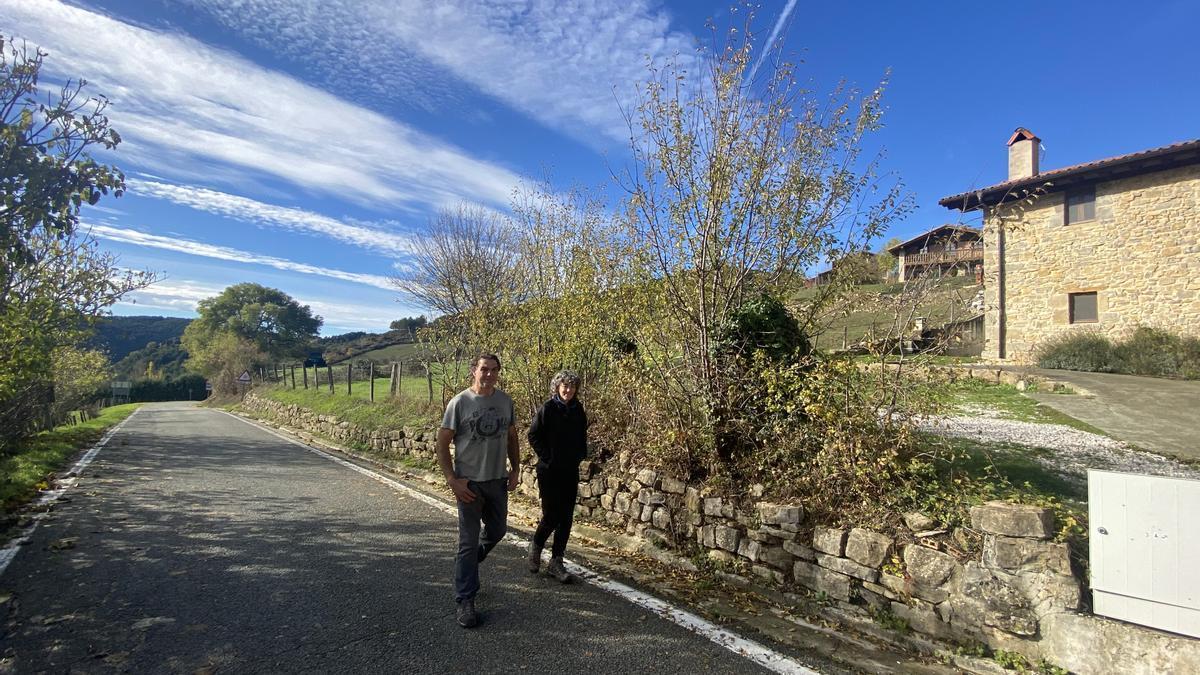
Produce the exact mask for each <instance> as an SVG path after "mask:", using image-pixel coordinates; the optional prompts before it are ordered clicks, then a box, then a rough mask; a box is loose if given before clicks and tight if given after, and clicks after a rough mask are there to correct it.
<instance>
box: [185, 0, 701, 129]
mask: <svg viewBox="0 0 1200 675" xmlns="http://www.w3.org/2000/svg"><path fill="white" fill-rule="evenodd" d="M177 1H178V2H179V3H181V4H186V5H191V6H193V7H198V8H201V9H203V10H205V11H206V12H207V13H208V14H209V15H210V16H212V17H213V18H215V19H216V20H217V21H219V22H220V23H221V24H222V25H223V26H225V27H226V28H227V29H229V30H231V31H234V32H236V33H239V34H240V35H242V36H243V37H245V38H247V39H249V40H252V41H254V42H255V43H256V44H257V45H258V46H259V47H261V48H263V49H267V50H271V51H273V52H275V53H277V54H280V55H283V56H285V57H287V58H290V59H293V60H294V61H297V62H300V63H303V64H305V66H306V67H307V68H308V69H309V70H310V71H312V72H313V73H315V74H317V75H318V76H319V77H321V78H323V79H324V81H325V82H326V86H327V87H331V88H333V90H335V91H339V92H346V93H347V95H352V96H357V98H358V100H360V101H366V100H370V101H373V102H375V103H376V104H378V103H379V102H387V103H389V104H392V105H395V104H401V105H413V104H414V103H415V104H416V105H418V106H420V107H423V108H426V109H430V110H433V109H443V110H444V109H453V108H454V107H457V106H454V105H453V104H454V103H455V100H454V99H455V98H456V96H457V95H456V94H454V93H453V91H454V90H453V89H451V88H449V87H448V86H447V85H446V82H447V79H450V78H447V75H452V76H453V78H457V80H460V81H462V82H466V83H469V84H470V85H472V86H473V87H475V88H476V89H477V90H478V91H481V92H483V93H485V94H487V95H489V96H491V97H493V98H495V99H497V100H499V101H502V102H503V103H505V104H506V105H508V106H509V107H511V108H513V109H515V110H518V111H520V112H521V113H523V114H525V115H527V116H529V117H531V118H533V119H536V120H538V121H540V122H541V123H543V124H545V125H546V126H549V127H550V128H553V129H557V130H559V131H561V132H564V133H566V134H568V135H571V136H573V137H575V138H577V139H580V140H583V141H584V142H587V143H590V144H593V145H604V144H609V143H611V142H613V141H617V142H621V143H623V142H625V141H627V139H628V135H629V130H628V128H627V126H626V124H625V121H624V119H623V118H622V116H621V113H620V109H619V107H618V104H620V105H622V106H624V107H625V108H626V109H627V110H628V109H631V108H632V106H633V104H634V103H633V102H634V86H635V84H637V83H639V82H643V81H645V79H646V75H647V74H646V60H647V59H650V60H652V61H653V62H655V63H658V64H661V63H662V62H663V61H665V60H666V59H670V58H674V57H676V56H678V57H679V58H680V60H681V62H682V63H683V64H684V66H685V67H686V68H687V69H688V70H690V71H691V72H699V68H698V64H699V61H698V57H697V54H696V44H695V40H694V38H693V37H692V36H691V35H689V34H687V33H684V32H682V31H679V30H674V29H672V27H671V18H670V16H669V15H668V14H667V13H666V12H665V11H664V10H662V9H659V8H658V6H659V3H657V2H652V1H651V0H553V1H552V0H531V1H527V2H511V1H510V0H439V2H436V3H431V2H428V1H427V0H324V1H323V2H320V3H317V2H314V1H313V0H177ZM597 134H599V135H600V138H603V139H607V140H605V141H603V142H599V143H598V140H599V139H598V137H597Z"/></svg>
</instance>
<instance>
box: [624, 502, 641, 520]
mask: <svg viewBox="0 0 1200 675" xmlns="http://www.w3.org/2000/svg"><path fill="white" fill-rule="evenodd" d="M625 515H627V516H629V517H630V518H637V519H641V517H642V505H641V504H639V503H638V501H637V500H636V499H633V498H632V497H630V499H629V506H627V507H625Z"/></svg>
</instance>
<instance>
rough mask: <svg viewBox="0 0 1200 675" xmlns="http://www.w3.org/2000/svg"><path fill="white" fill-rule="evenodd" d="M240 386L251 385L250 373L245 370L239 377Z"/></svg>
mask: <svg viewBox="0 0 1200 675" xmlns="http://www.w3.org/2000/svg"><path fill="white" fill-rule="evenodd" d="M237 381H238V383H239V384H250V371H248V370H243V371H242V374H241V375H238V376H237Z"/></svg>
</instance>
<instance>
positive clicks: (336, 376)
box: [247, 359, 457, 404]
mask: <svg viewBox="0 0 1200 675" xmlns="http://www.w3.org/2000/svg"><path fill="white" fill-rule="evenodd" d="M446 372H447V371H446V368H444V367H443V364H441V363H438V362H435V361H426V360H421V359H406V360H399V361H390V362H379V361H366V360H359V361H354V362H347V363H340V364H337V365H324V366H306V365H304V364H299V363H297V364H286V365H272V366H264V367H260V368H258V369H257V372H255V373H251V382H250V383H247V384H255V383H260V384H276V385H283V386H285V387H288V388H290V389H312V390H314V391H324V392H328V393H329V394H331V395H344V396H358V397H363V398H368V399H370V400H371V401H376V400H382V399H389V398H402V399H406V400H411V401H421V402H425V403H429V404H433V403H435V402H440V403H444V402H445V401H446V400H447V396H446V394H447V391H450V390H451V389H453V387H451V386H450V385H449V382H448V381H447V378H446V377H444V376H443V373H446ZM454 393H457V389H454V390H453V391H452V392H451V393H450V395H451V396H452V395H453V394H454Z"/></svg>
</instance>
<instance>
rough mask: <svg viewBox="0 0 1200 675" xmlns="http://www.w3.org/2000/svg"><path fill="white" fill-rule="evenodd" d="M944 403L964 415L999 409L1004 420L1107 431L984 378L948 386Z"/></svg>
mask: <svg viewBox="0 0 1200 675" xmlns="http://www.w3.org/2000/svg"><path fill="white" fill-rule="evenodd" d="M939 395H940V397H941V399H942V402H943V403H944V404H947V405H948V406H949V407H950V408H951V411H952V412H954V413H957V414H960V415H963V414H965V415H972V414H978V413H979V412H980V409H981V408H982V409H986V410H990V411H995V412H996V413H998V414H999V415H1000V417H1002V418H1003V419H1010V420H1017V421H1019V422H1033V423H1035V424H1061V425H1063V426H1067V427H1071V428H1073V429H1079V430H1080V431H1086V432H1089V433H1093V434H1098V435H1100V436H1105V435H1107V434H1105V433H1104V432H1103V431H1101V430H1100V429H1097V428H1096V427H1094V426H1092V425H1090V424H1088V423H1087V422H1083V421H1081V420H1077V419H1075V418H1074V417H1071V416H1070V415H1066V414H1064V413H1061V412H1059V411H1057V410H1055V409H1053V408H1051V407H1050V406H1046V405H1042V404H1041V403H1038V402H1037V401H1035V400H1033V399H1032V398H1030V397H1028V396H1026V395H1025V394H1023V393H1022V392H1021V391H1020V390H1018V389H1017V388H1016V387H1014V386H1012V385H1010V384H992V383H988V382H984V381H982V380H959V381H957V382H954V383H952V384H948V385H946V387H945V388H944V389H942V391H941V392H940V394H939Z"/></svg>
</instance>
